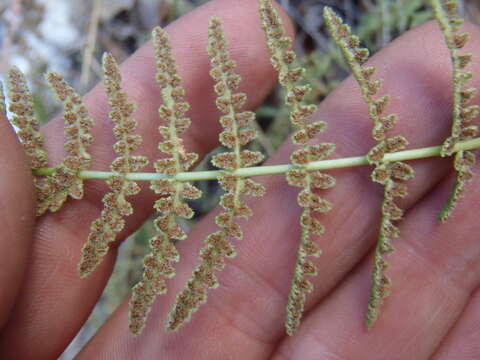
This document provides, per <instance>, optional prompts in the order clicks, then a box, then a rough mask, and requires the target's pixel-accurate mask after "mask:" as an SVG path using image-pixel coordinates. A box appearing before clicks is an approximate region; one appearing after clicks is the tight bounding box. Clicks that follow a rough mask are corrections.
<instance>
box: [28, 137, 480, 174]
mask: <svg viewBox="0 0 480 360" xmlns="http://www.w3.org/2000/svg"><path fill="white" fill-rule="evenodd" d="M476 149H480V138H475V139H472V140H467V141H461V142H459V143H457V144H456V145H455V147H454V149H453V152H458V151H463V150H476ZM441 150H442V146H441V145H438V146H429V147H424V148H419V149H412V150H404V151H398V152H395V153H390V154H385V157H384V159H385V161H389V162H392V161H411V160H419V159H426V158H431V157H438V156H440V152H441ZM366 165H370V164H369V162H368V160H367V155H363V156H353V157H346V158H340V159H331V160H319V161H312V162H311V163H309V164H308V165H306V168H307V169H308V170H333V169H342V168H350V167H357V166H366ZM295 168H296V166H295V165H293V164H283V165H269V166H266V165H263V166H252V167H249V168H242V169H238V170H235V172H234V174H235V175H238V176H241V177H251V176H264V175H276V174H285V173H287V172H288V171H290V170H292V169H295ZM52 172H53V169H52V168H41V169H36V170H34V171H33V174H34V175H37V176H45V175H49V174H51V173H52ZM221 173H222V171H221V170H212V171H191V172H182V173H178V174H176V175H174V176H173V178H175V179H176V180H177V181H182V182H183V181H201V180H215V179H217V178H218V177H219V176H220V175H221ZM112 175H113V173H112V172H108V171H94V170H87V171H80V172H79V173H78V176H79V177H80V178H82V179H84V180H87V179H91V180H94V179H100V180H102V179H103V180H104V179H108V178H109V177H111V176H112ZM167 177H170V176H168V175H165V174H158V173H140V172H139V173H131V174H127V175H126V179H128V180H134V181H152V180H159V179H164V178H167Z"/></svg>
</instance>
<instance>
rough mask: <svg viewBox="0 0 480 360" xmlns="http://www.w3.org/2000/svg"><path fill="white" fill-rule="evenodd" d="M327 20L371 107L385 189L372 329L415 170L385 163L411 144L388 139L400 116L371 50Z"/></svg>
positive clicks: (373, 160) (371, 155)
mask: <svg viewBox="0 0 480 360" xmlns="http://www.w3.org/2000/svg"><path fill="white" fill-rule="evenodd" d="M324 18H325V22H326V24H327V27H328V30H329V32H330V34H331V35H332V37H333V39H334V41H335V43H336V44H337V45H338V46H339V47H340V49H341V51H342V53H343V55H344V57H345V59H346V62H347V63H348V65H349V66H350V68H351V70H352V73H353V76H354V78H355V79H356V80H357V82H358V84H359V86H360V89H361V92H362V96H363V99H364V101H365V102H366V103H367V105H368V113H369V116H370V119H371V120H372V122H373V131H372V137H373V138H374V140H376V141H377V144H376V145H375V146H374V147H373V148H372V149H371V150H370V151H369V152H368V155H367V158H368V161H369V163H370V164H372V165H374V166H375V168H374V170H373V172H372V176H371V177H372V180H373V181H374V182H377V183H380V184H382V185H383V186H384V199H383V203H382V206H381V213H382V216H381V221H380V231H379V236H378V241H377V246H376V249H375V255H374V266H373V271H372V287H371V294H370V301H369V304H368V311H367V327H369V328H370V327H371V326H373V324H374V323H375V320H376V319H377V317H378V314H379V312H380V309H381V306H382V304H383V302H384V299H385V298H386V297H387V296H388V294H389V290H388V287H389V285H390V279H389V277H388V276H387V274H386V270H387V268H388V262H387V259H386V255H387V254H389V253H391V252H393V250H394V249H393V246H392V245H391V241H392V240H393V239H394V238H396V237H398V236H399V235H400V232H399V230H398V228H397V227H396V226H395V225H393V223H392V222H393V221H397V220H400V219H401V217H402V215H403V212H402V210H401V209H400V208H399V207H398V206H397V205H396V204H395V202H394V200H395V198H401V197H405V196H406V195H407V188H406V186H405V184H403V183H401V182H399V181H404V180H408V179H410V178H411V177H413V169H412V168H411V167H410V166H409V165H407V164H404V163H402V162H386V161H385V160H384V155H385V154H386V153H392V152H396V151H400V150H403V149H405V147H406V146H407V145H408V142H407V140H406V139H405V138H404V137H403V136H394V137H387V134H386V132H387V130H389V129H391V128H392V126H393V123H394V122H395V121H396V120H397V116H396V115H395V114H389V115H385V114H384V111H385V108H386V107H387V105H388V103H389V97H388V96H386V95H385V96H380V97H378V96H376V95H377V93H378V91H379V90H380V87H381V84H382V81H381V80H372V76H373V74H374V72H375V68H374V67H373V66H362V64H363V63H364V62H365V61H367V59H368V56H369V53H368V50H367V49H365V48H362V47H360V45H359V44H360V41H359V38H358V37H357V36H356V35H352V33H351V30H350V27H349V26H348V25H346V24H344V23H343V21H342V19H341V18H340V17H338V16H337V15H336V14H335V12H334V11H333V10H332V9H330V8H328V7H325V8H324ZM387 124H388V125H387Z"/></svg>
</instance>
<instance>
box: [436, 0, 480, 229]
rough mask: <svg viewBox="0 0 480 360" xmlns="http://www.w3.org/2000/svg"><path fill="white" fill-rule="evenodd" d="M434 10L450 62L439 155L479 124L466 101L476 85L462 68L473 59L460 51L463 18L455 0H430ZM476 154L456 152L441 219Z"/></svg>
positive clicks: (446, 153) (455, 198) (461, 188)
mask: <svg viewBox="0 0 480 360" xmlns="http://www.w3.org/2000/svg"><path fill="white" fill-rule="evenodd" d="M430 3H431V5H432V8H433V14H434V16H435V18H436V20H437V22H438V24H439V25H440V28H441V30H442V32H443V35H444V37H445V42H446V43H447V47H448V49H449V51H450V57H451V59H452V66H453V112H452V130H451V135H450V136H449V137H448V138H447V139H446V140H445V141H444V143H443V146H442V152H441V156H451V155H453V153H454V148H455V145H456V144H457V143H458V142H459V141H464V140H470V139H473V138H475V137H476V136H477V134H478V126H475V125H470V122H471V121H472V120H473V119H475V118H476V117H477V115H478V113H479V107H478V106H477V105H469V103H470V101H471V100H472V98H473V97H474V96H475V93H476V91H477V90H476V89H475V88H466V84H467V82H468V81H470V79H471V78H472V76H473V74H472V73H471V72H469V71H465V70H464V69H465V67H466V66H467V65H468V64H469V63H470V62H471V61H472V58H473V55H472V54H469V53H467V54H461V53H460V50H461V49H462V48H463V47H464V46H465V44H466V42H467V41H468V39H469V37H470V35H469V34H468V33H459V28H460V25H461V24H462V23H463V20H462V19H460V18H459V17H458V14H457V6H458V4H457V1H456V0H430ZM474 163H475V155H474V154H473V152H471V151H459V152H457V153H455V155H454V160H453V167H454V169H455V171H456V177H455V185H454V187H453V190H452V192H451V194H450V197H449V199H448V201H447V203H446V204H445V206H444V207H443V209H442V211H441V212H440V216H439V218H440V220H441V221H446V220H447V218H448V217H449V216H450V215H451V214H452V212H453V209H454V208H455V206H456V204H457V202H458V200H459V199H460V198H461V197H462V196H463V194H464V192H465V188H466V186H467V184H468V183H469V182H470V181H471V180H472V178H473V172H472V166H473V164H474Z"/></svg>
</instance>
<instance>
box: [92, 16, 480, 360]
mask: <svg viewBox="0 0 480 360" xmlns="http://www.w3.org/2000/svg"><path fill="white" fill-rule="evenodd" d="M473 31H474V30H473V29H472V32H473ZM475 31H476V30H475ZM472 45H473V46H475V47H478V46H480V44H479V43H478V42H477V43H473V44H472ZM409 49H415V51H410V50H409ZM425 58H429V60H430V59H431V61H432V62H431V63H426V62H425V61H424V59H425ZM371 64H373V65H376V66H377V67H378V75H379V77H382V78H384V79H385V88H384V91H385V93H389V94H391V95H392V97H393V100H392V105H391V107H390V109H391V110H392V111H393V112H396V113H398V114H399V117H400V121H399V123H398V124H397V127H396V131H397V132H398V133H400V134H403V135H405V136H406V137H407V138H408V139H409V140H410V142H411V144H412V147H418V146H428V145H434V144H440V143H441V141H442V139H443V138H445V137H446V136H447V134H448V131H449V127H450V125H449V118H450V115H449V111H450V110H449V107H450V106H451V105H450V103H449V101H450V100H449V99H450V90H449V89H450V86H451V75H450V68H451V65H450V62H449V56H448V52H447V51H446V49H445V47H444V45H443V40H442V35H441V33H440V32H439V31H438V29H437V26H436V25H435V24H432V23H430V24H427V25H425V26H422V27H420V28H418V29H416V30H414V31H412V32H410V33H408V34H406V35H405V36H403V37H402V38H400V39H399V40H397V41H395V42H394V43H392V44H391V45H390V46H389V47H388V48H386V49H385V50H383V51H381V52H380V53H379V54H378V55H377V56H375V57H374V58H373V59H372V61H371ZM392 69H396V71H392ZM405 104H408V106H407V105H405ZM316 117H317V118H318V119H324V120H330V121H329V130H327V132H326V133H325V135H324V136H323V137H322V138H321V140H322V141H329V142H332V141H334V142H336V143H337V149H338V151H337V156H353V155H360V154H365V153H366V152H367V151H368V149H369V148H370V147H371V146H372V145H373V141H372V140H370V129H371V122H370V120H369V119H368V117H367V109H366V105H364V104H363V102H362V101H361V98H360V91H359V89H358V86H357V85H356V83H354V82H353V81H352V79H349V80H347V81H345V82H344V83H343V84H342V85H341V86H340V87H339V89H338V90H337V91H335V92H334V93H332V94H331V95H330V96H329V97H328V98H327V99H326V100H325V102H324V103H322V104H321V106H320V108H319V111H318V113H317V114H316ZM292 149H293V148H292V146H290V145H288V144H287V145H285V146H284V147H283V148H282V149H281V150H280V152H279V153H278V154H276V155H275V156H274V157H273V158H272V160H271V161H269V163H270V164H271V163H285V162H288V158H289V154H290V153H291V151H292ZM414 165H415V170H416V177H415V179H414V180H412V181H411V182H410V183H409V188H410V195H409V197H408V198H407V199H406V201H405V203H404V204H403V207H405V208H406V207H410V206H412V205H413V204H414V203H415V202H416V201H418V200H419V199H421V198H422V197H423V196H424V195H425V194H426V193H427V192H428V190H429V189H431V188H432V187H433V186H434V185H435V184H437V183H438V182H439V181H440V179H441V178H442V177H443V176H444V175H445V174H447V173H448V171H449V168H450V161H449V160H448V159H447V160H445V159H443V160H442V159H429V160H424V161H418V162H415V164H414ZM370 171H371V169H368V168H363V169H348V170H342V171H335V172H332V174H333V175H335V177H336V178H337V186H336V187H335V188H333V189H332V190H329V191H328V193H326V195H325V196H326V197H327V199H328V200H329V201H330V202H332V203H333V206H334V210H333V211H332V212H330V213H329V214H327V216H325V217H324V218H322V219H321V221H322V222H323V223H324V224H325V226H326V229H327V230H326V233H325V235H324V236H322V237H320V238H319V239H318V241H319V244H320V247H321V248H322V249H323V255H322V256H321V258H320V260H319V261H318V262H317V264H318V267H319V271H318V272H319V274H320V275H319V276H318V277H316V278H315V279H314V280H313V281H314V283H315V289H316V290H315V292H314V294H312V295H311V296H310V298H309V301H308V302H307V304H306V308H307V310H308V309H309V308H310V307H311V306H313V305H314V304H315V303H316V302H318V301H320V300H321V299H322V298H323V297H324V296H325V295H327V294H328V293H329V292H330V291H332V289H333V288H334V287H335V286H336V285H337V284H338V283H339V282H340V281H341V280H342V279H343V278H344V277H345V275H346V274H347V273H348V272H349V271H350V270H351V269H352V267H354V266H355V265H356V264H357V263H358V262H359V261H360V259H361V258H362V257H363V256H364V255H365V254H366V253H367V252H368V250H369V248H370V246H371V245H372V244H373V243H374V242H375V239H376V233H377V228H378V227H377V226H373V225H372V224H376V223H377V222H378V216H379V206H380V203H381V198H382V195H383V194H382V188H381V187H380V186H377V185H375V184H372V183H371V180H370V176H369V172H370ZM263 183H264V184H265V185H266V188H267V195H266V196H265V197H263V198H262V199H260V200H258V201H255V202H253V201H252V202H250V203H249V204H250V206H251V207H252V209H253V212H254V214H255V216H254V218H252V219H250V220H249V221H248V223H244V227H243V229H244V240H243V241H242V242H241V243H238V244H236V245H237V247H238V253H239V254H238V256H237V258H236V259H235V260H233V261H231V262H229V263H228V266H227V268H226V269H225V270H224V271H223V272H222V273H221V274H220V275H219V276H220V283H221V286H220V288H219V289H217V290H215V291H211V294H210V296H209V300H208V303H207V305H204V306H202V308H201V309H200V310H199V311H198V313H196V314H195V316H194V317H193V319H192V321H191V322H190V323H189V324H188V325H186V326H184V328H182V329H181V331H180V332H179V333H176V334H167V335H165V336H163V337H162V338H161V339H158V338H157V337H155V342H154V343H153V342H150V339H151V337H149V336H143V337H141V338H138V339H137V338H136V339H133V338H131V336H130V335H129V334H128V330H127V324H126V322H127V316H126V314H125V311H126V306H124V307H122V309H121V310H119V311H118V312H117V313H116V314H115V316H114V317H113V318H112V319H111V320H110V321H109V323H108V324H107V325H106V326H105V327H104V328H103V329H102V331H101V332H100V334H99V335H98V336H97V337H96V338H95V339H94V341H93V342H92V343H91V344H90V346H89V347H88V349H87V350H86V352H85V354H86V356H87V357H88V355H90V356H91V355H92V354H94V353H101V354H104V355H105V356H107V355H106V354H108V353H109V351H110V350H111V349H112V348H115V349H121V351H122V352H123V351H124V352H125V353H127V354H128V353H144V352H145V353H144V354H146V353H148V352H149V351H171V354H172V356H173V353H175V351H179V352H180V354H182V356H183V357H188V356H191V355H192V354H193V353H195V354H198V353H199V352H200V351H201V349H205V348H209V346H210V347H212V348H215V349H217V350H218V351H219V353H220V351H221V350H220V349H218V347H216V345H215V341H216V340H215V338H214V337H210V336H209V335H208V334H210V331H214V332H220V331H221V332H222V334H224V335H222V339H223V340H222V345H223V348H222V349H223V351H225V353H223V356H227V352H228V354H231V353H232V349H235V348H236V346H237V345H238V343H239V342H238V341H239V338H240V339H242V341H244V342H246V343H248V344H256V346H255V347H252V348H250V352H249V353H247V354H246V355H245V352H244V350H242V352H240V351H239V352H235V351H233V353H234V354H237V353H238V354H239V356H243V355H245V356H247V357H249V358H252V359H254V358H256V357H261V356H263V355H264V353H265V352H267V353H268V350H269V349H270V350H271V348H272V347H274V346H275V343H276V342H277V341H278V340H279V339H281V338H282V336H283V335H284V329H283V319H284V317H285V310H284V309H285V306H286V298H287V295H288V291H289V285H290V279H291V277H292V271H293V265H294V261H295V256H296V252H297V247H298V238H299V225H298V224H297V221H298V217H299V214H300V209H299V208H298V207H297V206H296V195H297V190H296V189H293V188H290V187H288V186H287V185H286V183H285V180H284V178H283V177H282V176H278V177H270V178H267V179H263ZM213 216H214V215H211V216H209V217H208V218H207V219H206V220H205V221H202V222H201V223H200V224H198V226H196V227H195V228H194V229H192V231H191V235H190V240H189V241H187V242H185V243H182V244H180V245H179V246H180V249H181V250H182V262H183V264H189V266H187V265H185V268H182V269H180V270H179V273H178V275H177V278H176V280H177V281H179V282H180V283H176V284H174V285H172V286H171V287H170V289H171V292H170V294H168V295H167V299H164V298H162V300H159V301H158V302H157V308H156V309H155V311H154V312H153V313H152V315H151V316H150V318H151V319H152V320H150V322H149V324H148V325H147V328H146V329H145V332H146V333H149V334H150V333H158V332H159V331H162V330H161V328H159V327H161V326H162V325H161V324H162V322H163V321H164V319H165V318H166V313H167V312H168V310H169V308H170V305H171V304H172V302H173V301H174V299H173V297H174V290H179V289H181V287H182V285H183V284H182V281H183V280H184V279H186V278H188V277H189V276H190V273H191V269H192V267H193V266H194V264H197V263H198V260H197V259H196V255H195V254H197V253H198V249H199V248H200V246H201V245H202V244H201V240H203V239H204V238H205V237H206V236H207V235H208V234H209V233H211V232H213V231H215V230H216V228H215V225H214V221H213ZM367 288H368V284H367ZM362 323H363V322H362ZM220 329H221V330H220ZM112 334H115V335H114V336H112ZM227 334H230V335H227ZM151 336H154V335H151ZM230 339H232V340H231V341H230ZM241 343H242V342H241Z"/></svg>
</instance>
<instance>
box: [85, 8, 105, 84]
mask: <svg viewBox="0 0 480 360" xmlns="http://www.w3.org/2000/svg"><path fill="white" fill-rule="evenodd" d="M101 5H102V3H101V0H93V4H92V12H91V14H90V23H89V24H88V36H87V44H86V46H85V50H84V51H83V56H82V71H81V75H80V86H81V88H82V89H86V88H87V86H88V83H89V81H90V66H91V64H92V59H93V53H94V51H95V43H96V40H97V33H98V25H99V22H100V10H101Z"/></svg>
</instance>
